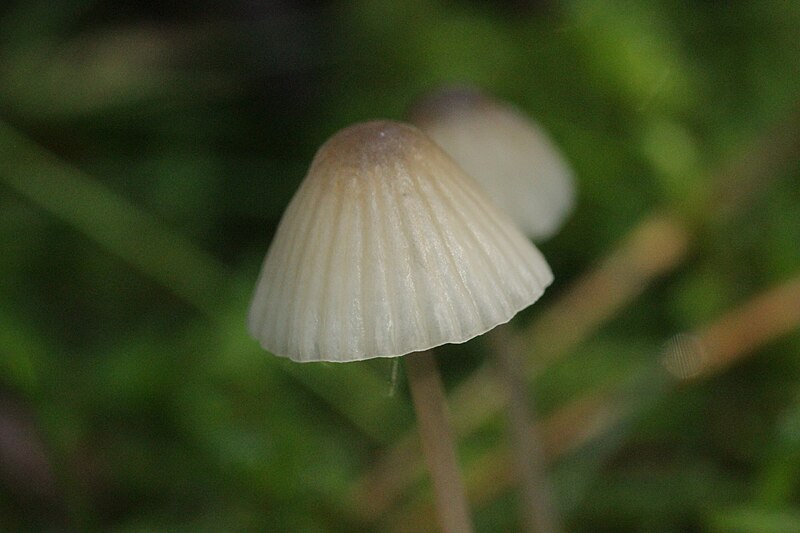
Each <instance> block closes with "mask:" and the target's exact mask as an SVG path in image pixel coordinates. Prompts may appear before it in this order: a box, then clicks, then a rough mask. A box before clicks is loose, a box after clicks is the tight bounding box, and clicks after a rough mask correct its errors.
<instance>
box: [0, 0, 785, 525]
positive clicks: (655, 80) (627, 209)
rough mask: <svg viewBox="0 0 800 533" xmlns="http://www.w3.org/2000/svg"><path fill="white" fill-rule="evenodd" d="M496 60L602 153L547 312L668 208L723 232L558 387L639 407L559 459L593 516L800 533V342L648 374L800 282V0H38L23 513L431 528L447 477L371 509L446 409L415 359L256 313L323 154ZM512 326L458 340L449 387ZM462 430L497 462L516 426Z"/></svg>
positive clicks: (10, 385)
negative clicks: (273, 249) (699, 368)
mask: <svg viewBox="0 0 800 533" xmlns="http://www.w3.org/2000/svg"><path fill="white" fill-rule="evenodd" d="M465 81H466V82H470V83H474V84H476V85H479V86H481V87H482V88H484V89H485V90H486V91H488V92H490V93H493V94H495V95H496V96H498V97H501V98H503V99H506V100H508V101H511V102H514V103H515V104H517V105H518V106H519V107H520V108H522V109H523V110H524V111H525V112H527V113H529V114H530V115H531V116H532V117H535V118H536V120H538V121H539V122H540V123H541V124H542V125H543V126H544V127H545V128H546V129H547V130H548V131H550V132H551V133H552V136H553V138H554V139H555V140H556V141H557V142H558V144H559V145H560V146H561V147H562V149H563V152H564V153H565V154H566V155H567V156H568V158H569V160H570V161H571V163H572V165H573V167H574V169H575V171H576V174H577V176H578V183H579V187H580V192H579V202H578V205H577V209H576V211H575V213H574V215H573V216H572V218H571V219H570V220H569V222H568V223H567V225H566V226H565V227H564V229H563V231H562V232H561V233H560V234H559V235H558V236H556V237H555V238H554V239H552V240H551V241H550V242H548V243H546V244H544V245H543V246H542V250H543V252H544V253H545V255H546V257H547V258H548V260H549V262H550V264H551V266H552V268H553V271H554V272H555V275H556V283H555V285H554V286H553V287H552V288H551V289H550V290H549V291H548V294H546V295H545V297H544V298H543V299H542V300H541V301H540V302H539V303H537V304H536V305H535V306H534V307H533V308H532V309H530V310H528V311H526V312H525V313H523V314H522V316H521V317H519V318H518V320H517V321H516V323H517V326H518V327H520V328H524V327H525V326H526V324H527V323H530V322H531V321H533V320H535V319H536V317H537V315H538V314H539V313H540V312H541V310H544V309H547V307H548V305H549V304H550V302H553V301H555V299H556V298H557V297H558V295H559V294H561V293H563V291H564V290H565V289H566V288H567V287H568V286H569V285H570V283H571V281H573V280H575V279H577V278H578V276H579V275H580V274H581V273H582V272H585V271H587V270H588V269H589V268H590V267H592V266H593V265H595V264H597V263H598V262H599V261H601V260H602V258H603V257H604V256H605V255H606V254H607V253H609V251H610V250H612V248H613V247H614V246H615V245H616V243H617V242H618V241H619V240H620V239H621V238H623V237H624V236H625V234H626V232H627V231H628V230H630V229H631V228H633V227H634V226H635V225H636V224H637V223H638V222H639V221H641V220H642V219H644V218H645V217H647V216H648V215H649V214H650V213H652V212H655V211H665V212H671V213H675V216H677V217H679V218H680V219H681V220H685V221H686V224H687V227H688V228H689V232H690V235H691V239H692V240H691V244H690V251H689V252H688V253H687V256H686V258H685V259H684V260H683V262H682V263H681V264H680V265H679V266H678V267H677V268H676V269H675V270H673V271H671V272H669V273H667V275H666V276H664V277H662V278H660V279H658V280H657V281H655V282H654V283H652V284H650V285H649V286H648V287H646V290H645V292H644V293H643V294H642V295H641V296H639V297H638V298H635V299H634V300H633V301H631V302H630V303H629V304H628V305H627V307H626V308H625V309H623V310H622V311H621V312H619V313H618V314H616V315H615V316H613V317H611V319H610V320H608V321H607V322H606V323H604V324H603V325H602V327H601V328H599V330H598V331H596V332H594V333H593V334H592V336H591V337H590V338H589V339H587V340H586V341H585V342H583V343H582V344H581V345H580V346H579V347H577V348H574V349H571V350H570V352H569V353H568V354H566V357H563V358H561V359H559V360H558V361H557V362H555V363H554V364H552V365H550V366H548V367H547V370H546V371H544V372H542V373H541V374H540V375H539V376H538V377H537V379H536V381H535V383H532V392H533V394H534V395H535V397H536V399H537V401H538V403H537V405H538V407H539V409H540V411H541V412H542V414H543V415H548V414H551V413H555V412H557V411H558V410H559V409H560V408H562V407H564V406H566V405H568V404H569V403H570V402H571V401H573V400H576V399H578V398H582V397H586V396H587V395H589V396H591V395H593V394H597V395H599V397H602V394H603V393H604V392H605V391H609V390H611V391H614V392H615V393H616V396H615V397H616V401H617V405H619V409H620V413H622V414H620V422H619V423H617V424H612V425H610V426H608V427H607V428H605V429H604V430H603V431H601V432H599V433H598V434H597V435H595V436H593V437H592V438H590V439H589V440H588V441H585V442H583V443H582V444H581V445H580V446H577V447H575V448H574V449H569V450H565V451H564V452H563V453H562V454H561V455H560V456H559V458H558V460H557V461H556V462H554V464H553V465H552V474H553V479H554V481H555V485H556V498H557V500H558V502H559V510H560V512H561V513H562V514H563V517H564V521H565V523H566V524H567V526H568V528H569V530H571V531H587V532H589V531H591V532H598V531H648V532H657V531H663V532H673V531H698V530H707V531H715V532H779V531H780V532H789V531H800V379H798V378H800V336H798V334H797V332H796V331H795V332H794V333H791V334H790V335H788V336H782V337H780V338H779V339H777V340H774V341H773V342H770V343H769V344H767V345H766V346H763V347H759V349H757V350H756V351H755V352H754V353H752V354H748V355H752V357H751V358H750V359H749V360H747V361H743V362H739V363H737V364H734V365H732V366H731V367H729V368H727V369H724V370H722V371H721V372H719V373H717V374H715V375H712V376H709V377H706V378H703V379H698V380H696V381H691V382H688V383H685V384H682V385H680V386H678V387H664V386H662V385H663V384H662V383H661V381H659V380H662V379H664V378H663V377H657V378H653V377H648V376H650V373H649V372H645V373H644V374H641V373H640V372H639V371H640V369H641V368H650V367H653V368H656V367H657V360H658V358H659V356H660V355H661V353H662V348H663V346H664V342H665V341H667V339H669V338H671V337H673V336H674V335H675V334H677V333H679V332H682V331H685V330H692V329H695V328H697V327H700V326H702V325H704V324H707V323H711V322H713V321H714V320H715V319H717V318H718V317H720V316H722V315H723V314H724V313H726V312H727V311H729V310H730V309H732V308H735V307H737V306H739V305H741V304H743V303H745V302H746V301H747V300H748V299H749V298H751V297H753V296H755V295H757V294H758V293H760V292H762V291H764V290H766V289H768V288H770V287H773V286H776V285H779V284H780V283H782V282H784V281H787V280H789V279H790V278H792V277H796V276H797V275H798V273H800V146H798V144H797V142H796V141H797V137H796V136H793V131H794V130H793V128H792V127H791V124H794V125H795V126H796V125H797V124H800V121H798V120H797V119H796V118H795V119H794V122H791V121H792V120H793V119H792V117H796V116H797V113H798V112H799V111H800V105H799V103H800V3H798V2H787V1H779V0H772V1H763V2H750V1H737V2H726V3H713V2H702V3H698V2H695V3H688V2H678V1H675V0H643V1H638V2H628V1H622V2H612V1H610V0H575V1H571V2H565V3H556V2H552V3H549V2H529V3H526V2H497V3H481V2H467V1H461V2H423V1H416V0H414V1H409V2H391V1H372V0H359V1H355V2H342V3H331V2H298V3H292V2H278V1H272V0H264V1H257V2H253V1H231V2H225V3H216V2H191V3H181V2H165V3H158V2H144V3H138V4H137V3H128V4H125V5H124V6H123V5H122V4H119V3H117V2H101V1H92V0H69V1H61V2H51V1H49V0H25V1H12V2H4V3H3V5H2V7H0V484H1V485H0V486H2V490H0V529H3V530H20V529H21V530H29V529H56V530H60V529H71V530H82V529H94V528H99V529H116V530H123V531H124V530H137V531H138V530H169V531H175V530H186V531H196V530H214V531H216V530H242V529H244V530H248V529H252V530H261V531H353V530H386V529H388V528H391V527H395V528H399V529H402V528H403V527H404V522H405V520H406V519H408V520H409V523H417V522H414V521H411V519H410V518H409V517H407V516H406V514H405V511H402V509H407V508H408V509H414V508H415V507H414V506H413V505H412V504H413V503H414V502H415V501H417V500H420V499H423V500H424V499H429V498H430V493H429V488H428V487H427V486H426V485H422V484H418V485H413V486H412V487H411V488H410V489H409V490H408V491H407V493H404V495H403V497H402V498H401V499H400V500H399V501H398V502H397V507H396V509H398V510H396V511H395V512H392V511H390V512H388V513H387V514H386V515H384V516H383V517H381V518H380V519H378V520H371V519H367V518H365V517H364V514H363V513H362V512H361V511H359V509H360V508H363V507H369V506H370V501H369V498H373V497H374V498H378V496H380V495H375V494H372V495H369V494H368V495H363V496H362V499H361V500H360V501H356V500H354V498H353V493H354V487H355V486H357V484H358V483H359V482H360V480H361V478H362V476H364V475H365V474H366V473H367V472H369V471H370V469H371V468H372V466H373V464H375V463H376V461H378V460H379V459H380V458H381V457H382V456H383V454H384V453H385V452H386V451H387V450H390V449H392V447H393V446H396V445H397V444H398V442H399V441H401V440H402V439H404V438H406V437H404V436H405V435H407V434H409V432H413V427H414V426H413V424H414V421H413V413H412V411H411V407H410V403H409V401H408V397H407V393H406V391H405V387H404V385H403V384H402V377H401V383H400V385H399V388H398V391H397V393H396V394H394V395H390V394H389V390H390V388H391V378H390V376H391V368H390V364H389V363H388V362H387V361H373V362H365V363H354V364H350V365H329V364H320V365H296V364H292V363H289V362H287V361H284V360H282V359H278V358H275V357H273V356H271V355H269V354H265V353H263V352H262V351H261V350H260V349H259V348H258V347H257V345H256V344H255V343H254V342H252V341H251V340H249V339H248V338H247V336H246V333H245V329H244V322H245V319H244V317H245V313H246V307H247V305H248V299H249V292H250V289H251V287H252V285H253V284H254V282H255V278H256V276H257V272H258V269H259V265H260V262H261V260H262V258H263V255H264V253H265V251H266V248H267V246H268V243H269V241H270V238H271V236H272V234H273V232H274V230H275V227H276V224H277V222H278V220H279V218H280V215H281V213H282V211H283V209H284V207H285V206H286V204H287V202H288V200H289V198H290V197H291V194H292V192H293V191H294V189H295V188H296V187H297V185H298V183H299V182H300V180H301V179H302V177H303V175H304V173H305V170H306V167H307V165H308V162H309V161H310V159H311V157H312V156H313V154H314V150H315V149H316V147H317V146H319V145H320V144H321V143H322V142H323V141H324V140H325V139H326V138H327V137H328V136H329V135H331V134H332V133H333V132H335V131H336V130H338V129H340V128H342V127H344V126H346V125H348V124H350V123H353V122H357V121H361V120H367V119H372V118H379V117H383V118H393V119H402V117H403V114H404V113H405V110H406V108H407V106H409V104H410V103H411V102H412V100H413V99H414V98H415V97H416V96H418V95H419V94H420V93H422V92H423V91H426V90H428V89H430V88H432V87H434V86H435V85H436V84H438V83H445V82H465ZM786 121H789V124H790V127H788V128H783V129H781V128H780V124H782V123H784V122H786ZM776 127H777V130H776ZM774 131H778V133H777V134H776V135H777V136H778V137H777V139H776V140H775V141H774V143H773V142H767V143H766V149H765V150H762V151H760V152H758V153H757V156H758V157H755V158H750V159H748V160H747V161H744V162H742V161H741V160H740V159H741V156H742V155H743V154H744V153H745V152H746V151H747V150H748V147H750V146H751V145H753V143H756V142H757V141H758V139H762V138H764V136H765V135H771V133H770V132H774ZM787 136H788V138H789V141H786V137H787ZM767 138H768V139H772V138H771V137H767ZM782 142H783V143H784V144H785V142H789V144H790V146H789V147H788V148H786V147H785V146H782V144H781V143H782ZM792 142H794V145H793V146H792V145H791V143H792ZM787 153H788V156H787ZM776 160H779V161H777V162H776ZM761 166H763V167H764V168H765V169H766V171H765V173H764V174H763V175H758V174H757V173H756V175H758V179H756V180H753V181H752V182H751V183H749V185H748V186H747V187H745V188H744V189H743V190H741V191H740V190H739V189H737V190H728V189H727V188H726V187H725V186H723V187H722V188H720V187H718V186H716V184H718V183H723V184H725V183H727V182H726V181H724V178H725V177H726V176H727V174H726V173H727V172H729V173H730V174H731V176H730V177H731V178H734V177H735V175H736V172H738V171H739V170H740V169H742V168H744V170H743V171H742V172H752V168H753V167H757V168H760V167H761ZM720 175H721V176H722V181H721V182H720V181H714V180H712V177H714V176H720ZM728 193H730V194H731V195H733V197H734V198H736V199H737V200H736V202H737V203H736V206H737V207H736V209H723V210H721V211H716V210H715V209H716V207H715V206H717V205H718V203H720V202H722V201H723V200H724V199H725V198H727V196H728ZM737 195H738V196H737ZM484 348H485V347H484V346H483V345H482V344H481V343H480V342H479V341H477V342H471V343H468V344H467V345H465V346H461V347H452V348H448V349H446V350H443V352H442V353H443V355H441V357H440V364H441V367H442V369H443V371H444V373H445V379H446V381H447V383H448V386H449V387H452V388H453V389H456V388H457V387H458V386H459V384H460V383H462V382H463V381H464V380H466V379H468V378H469V377H470V376H471V375H472V374H473V373H474V372H476V371H477V370H478V369H479V367H481V366H482V365H483V364H484V361H485V359H486V353H485V351H484ZM532 357H535V354H532ZM642 375H643V376H645V378H642ZM598 401H599V400H598ZM580 422H581V423H585V421H580ZM412 434H413V433H412ZM461 444H462V449H461V451H462V459H463V460H464V462H465V464H466V465H467V478H470V477H471V476H472V475H473V474H475V472H476V471H477V467H474V468H473V467H471V466H470V465H473V466H474V465H475V464H476V461H475V459H476V458H479V457H481V456H483V455H485V454H486V453H487V452H492V451H493V450H502V449H503V448H504V446H505V445H506V439H505V433H504V427H503V423H502V417H496V419H493V420H492V421H491V422H489V423H485V424H483V425H482V426H481V428H480V430H479V431H477V432H473V433H472V434H471V435H469V436H468V437H466V438H463V439H462V441H461ZM484 467H485V465H484ZM471 468H472V469H471ZM489 471H490V472H491V469H489ZM475 475H477V474H475ZM473 477H474V476H473ZM482 479H486V480H490V481H491V480H492V479H493V476H492V475H486V476H484V478H482ZM487 483H488V482H487ZM512 490H513V489H512V488H511V487H508V486H506V487H504V488H502V490H500V491H499V492H498V493H497V494H495V495H494V496H493V497H490V498H488V499H484V500H482V501H481V502H480V503H479V504H477V505H476V507H475V509H474V514H475V517H476V523H477V525H478V527H479V529H480V530H484V531H509V530H513V529H515V528H517V527H518V524H519V519H518V516H517V508H516V504H515V500H514V498H513V494H512ZM364 498H366V499H367V501H364ZM414 520H417V518H415V519H414ZM427 524H428V525H427V527H428V528H430V527H433V526H432V523H430V522H428V523H427Z"/></svg>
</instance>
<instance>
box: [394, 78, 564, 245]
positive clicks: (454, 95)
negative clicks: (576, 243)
mask: <svg viewBox="0 0 800 533" xmlns="http://www.w3.org/2000/svg"><path fill="white" fill-rule="evenodd" d="M409 119H410V121H411V122H412V123H413V124H415V125H416V126H417V127H419V128H420V129H421V130H422V131H424V132H425V133H427V134H428V136H430V137H431V138H432V139H433V140H434V141H436V142H437V143H438V144H439V146H441V147H442V148H444V150H445V151H446V152H447V153H448V154H450V156H451V157H452V158H453V159H455V160H456V162H457V163H458V164H459V165H461V167H462V168H463V169H464V170H466V172H467V174H469V175H471V176H472V177H473V178H475V179H476V180H477V181H478V182H479V183H480V184H481V185H482V186H483V188H484V189H485V190H486V192H487V193H488V194H489V196H490V197H491V199H492V200H493V201H494V202H495V203H496V204H497V205H498V206H499V207H500V208H502V209H504V210H505V211H506V212H507V213H508V214H509V215H511V218H512V219H513V220H514V222H516V223H517V225H518V226H519V227H520V228H521V229H522V231H523V232H524V233H525V234H526V235H528V237H530V238H532V239H534V240H544V239H547V238H548V237H551V236H552V235H553V234H555V233H556V231H558V229H559V228H560V227H561V224H562V222H563V221H564V218H565V217H566V216H567V215H568V214H569V212H570V211H571V210H572V205H573V203H574V196H575V188H574V184H573V182H574V179H573V176H572V171H571V170H570V168H569V166H568V165H567V162H566V161H565V160H564V158H563V157H562V155H561V154H560V152H559V151H558V149H557V148H556V146H555V145H554V144H553V142H552V141H551V140H550V139H549V138H548V136H547V134H545V132H544V131H543V130H542V129H541V128H540V127H539V126H538V125H537V124H535V123H534V122H533V121H531V120H529V119H528V118H526V117H525V116H524V115H523V114H522V113H520V112H519V111H518V110H517V109H516V108H514V107H512V106H510V105H507V104H504V103H501V102H498V101H496V100H494V99H492V98H490V97H488V96H486V95H484V94H483V93H481V92H480V91H478V90H477V89H475V88H472V87H446V88H443V89H440V90H438V91H435V92H433V93H431V94H429V95H427V96H424V97H423V98H422V99H421V100H420V101H419V102H418V103H417V104H416V105H415V106H414V107H413V108H412V109H411V112H410V114H409Z"/></svg>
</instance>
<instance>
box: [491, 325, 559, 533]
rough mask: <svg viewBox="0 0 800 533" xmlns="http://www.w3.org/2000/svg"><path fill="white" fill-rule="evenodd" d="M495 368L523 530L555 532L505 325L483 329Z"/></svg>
mask: <svg viewBox="0 0 800 533" xmlns="http://www.w3.org/2000/svg"><path fill="white" fill-rule="evenodd" d="M487 340H488V341H489V343H490V345H491V348H492V352H493V356H494V359H495V362H496V365H497V369H498V379H499V380H500V382H501V385H502V389H503V390H504V391H505V393H506V404H507V409H506V414H507V416H508V425H509V432H510V437H511V449H512V455H513V458H514V462H515V463H516V469H517V471H518V479H519V483H520V494H521V511H522V517H523V520H524V522H525V526H526V530H527V531H530V532H532V533H557V532H558V531H560V530H561V525H560V523H559V517H558V513H557V512H556V510H555V507H554V506H553V497H552V494H551V492H552V491H551V489H550V482H549V480H548V479H547V462H546V460H545V455H544V446H543V443H542V438H541V435H540V431H539V429H540V428H539V424H538V421H537V420H536V415H535V412H534V409H533V406H532V399H531V398H530V395H529V394H528V391H527V388H526V382H525V365H524V364H523V361H521V360H520V355H519V353H520V352H519V351H518V350H515V349H514V345H515V344H514V343H513V342H511V339H510V338H509V335H508V332H507V331H506V326H500V327H497V328H495V329H493V330H492V331H490V332H489V333H487Z"/></svg>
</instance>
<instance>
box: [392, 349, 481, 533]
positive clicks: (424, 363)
mask: <svg viewBox="0 0 800 533" xmlns="http://www.w3.org/2000/svg"><path fill="white" fill-rule="evenodd" d="M404 360H405V364H406V372H407V374H408V383H409V388H410V389H411V397H412V399H413V402H414V409H415V410H416V412H417V418H418V425H419V433H420V438H421V440H422V451H423V453H424V454H425V461H426V462H427V463H428V469H429V470H430V473H431V477H432V478H433V489H434V492H435V494H436V509H437V514H438V517H439V525H440V526H441V529H442V531H444V532H446V533H468V532H471V531H472V522H471V520H470V516H469V508H468V506H467V497H466V491H465V490H464V482H463V480H462V478H461V472H460V471H459V469H458V459H457V456H456V447H455V441H454V439H453V432H452V430H451V429H450V420H449V417H448V413H447V404H446V403H445V394H444V387H443V386H442V380H441V377H440V376H439V371H438V369H437V368H436V361H435V360H434V358H433V353H432V352H431V351H430V350H428V351H424V352H418V353H413V354H410V355H408V356H406V357H405V358H404Z"/></svg>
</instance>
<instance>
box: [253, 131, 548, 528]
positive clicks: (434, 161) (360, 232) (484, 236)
mask: <svg viewBox="0 0 800 533" xmlns="http://www.w3.org/2000/svg"><path fill="white" fill-rule="evenodd" d="M552 279H553V278H552V273H551V272H550V268H549V267H548V265H547V263H546V261H545V260H544V258H543V257H542V255H541V253H540V252H539V251H538V250H537V249H536V248H535V247H534V246H533V245H532V244H531V243H530V241H529V240H528V239H527V238H526V237H525V236H524V235H523V234H522V232H520V231H519V230H518V229H517V228H516V226H515V225H514V223H513V222H512V221H511V220H510V219H509V218H508V217H507V215H505V214H504V213H502V212H501V211H500V210H499V209H497V208H496V207H494V205H493V204H492V203H491V201H490V200H489V199H488V198H487V197H486V195H485V194H484V193H483V191H482V190H481V188H480V187H479V186H478V185H477V184H476V183H475V182H474V181H473V180H472V179H471V178H469V177H468V176H467V175H466V174H465V173H464V172H463V171H462V170H461V168H460V167H459V166H458V165H457V164H456V163H454V162H453V161H452V160H451V159H450V157H449V156H447V155H446V154H445V153H444V151H442V150H441V149H440V148H439V147H438V146H437V145H436V144H435V143H433V142H432V141H431V140H430V139H429V138H428V137H427V136H425V135H424V134H423V133H422V132H421V131H419V130H418V129H417V128H415V127H413V126H410V125H406V124H402V123H398V122H390V121H375V122H365V123H361V124H356V125H354V126H350V127H348V128H345V129H344V130H342V131H340V132H338V133H337V134H335V135H334V136H333V137H331V138H330V139H329V140H328V141H327V142H326V143H325V144H324V145H323V146H322V147H321V148H320V149H319V151H318V152H317V154H316V155H315V157H314V160H313V162H312V163H311V167H310V169H309V171H308V174H307V176H306V178H305V179H304V181H303V182H302V184H301V185H300V188H299V189H298V191H297V192H296V194H295V196H294V198H293V199H292V200H291V202H290V204H289V206H288V207H287V209H286V212H285V213H284V215H283V218H282V219H281V222H280V224H279V226H278V230H277V233H276V235H275V238H274V240H273V241H272V244H271V246H270V248H269V251H268V252H267V256H266V259H265V260H264V264H263V267H262V270H261V274H260V277H259V280H258V282H257V285H256V289H255V294H254V296H253V300H252V303H251V305H250V311H249V317H248V329H249V332H250V334H251V335H252V336H253V337H254V338H255V339H257V340H258V341H259V343H260V344H261V346H262V347H263V348H264V349H266V350H268V351H270V352H272V353H274V354H276V355H280V356H285V357H288V358H290V359H292V360H294V361H298V362H307V361H332V362H348V361H358V360H364V359H370V358H374V357H397V356H402V355H407V354H411V353H412V352H420V353H414V354H413V355H410V356H408V357H405V358H404V361H405V363H406V368H407V373H408V378H409V382H410V390H411V394H412V397H413V400H414V402H413V403H414V406H415V409H416V411H417V416H418V418H419V420H420V423H419V426H420V432H421V438H422V442H423V451H424V452H425V455H426V459H427V461H428V465H429V468H430V469H431V473H432V476H433V482H434V490H435V493H436V499H437V509H438V511H439V517H440V522H441V523H442V527H443V529H444V530H446V531H465V530H470V529H471V527H470V521H469V517H468V511H467V505H466V498H465V497H464V493H463V484H462V481H461V478H460V474H459V472H458V469H457V461H456V455H455V449H454V445H453V443H452V436H451V435H450V431H449V424H448V423H447V418H446V411H445V405H444V401H443V398H444V393H443V389H442V385H441V380H440V378H439V376H438V373H437V371H436V367H435V362H434V361H433V359H432V354H431V352H430V349H431V348H433V347H435V346H439V345H441V344H445V343H462V342H465V341H467V340H469V339H471V338H473V337H475V336H477V335H480V334H482V333H484V332H486V331H488V330H490V329H492V328H494V327H495V326H497V325H498V324H502V323H504V322H507V321H508V320H510V319H511V318H512V317H513V316H514V315H515V314H516V313H517V312H518V311H520V310H521V309H523V308H525V307H527V306H528V305H530V304H531V303H533V302H534V301H536V300H537V299H538V298H539V297H540V296H541V294H542V293H543V291H544V289H545V287H547V286H548V285H549V284H550V283H551V282H552Z"/></svg>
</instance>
